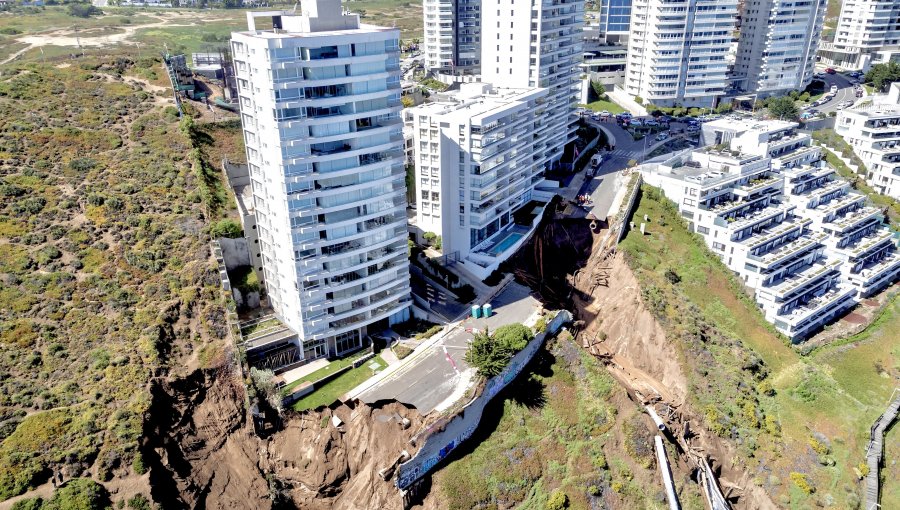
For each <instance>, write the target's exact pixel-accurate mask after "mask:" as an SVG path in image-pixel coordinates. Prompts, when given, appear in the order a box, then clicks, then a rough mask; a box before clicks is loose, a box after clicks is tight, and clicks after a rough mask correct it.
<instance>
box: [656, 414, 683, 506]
mask: <svg viewBox="0 0 900 510" xmlns="http://www.w3.org/2000/svg"><path fill="white" fill-rule="evenodd" d="M654 414H656V413H654ZM656 460H657V463H658V464H659V472H660V473H661V474H662V479H663V485H664V486H665V488H666V499H667V500H669V510H681V505H680V504H679V503H678V495H677V494H675V484H674V483H673V481H672V470H671V469H670V468H669V459H668V458H667V457H666V447H665V446H663V440H662V436H656Z"/></svg>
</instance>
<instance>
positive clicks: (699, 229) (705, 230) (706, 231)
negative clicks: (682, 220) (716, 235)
mask: <svg viewBox="0 0 900 510" xmlns="http://www.w3.org/2000/svg"><path fill="white" fill-rule="evenodd" d="M697 232H699V233H701V234H703V235H707V234H709V228H707V227H697Z"/></svg>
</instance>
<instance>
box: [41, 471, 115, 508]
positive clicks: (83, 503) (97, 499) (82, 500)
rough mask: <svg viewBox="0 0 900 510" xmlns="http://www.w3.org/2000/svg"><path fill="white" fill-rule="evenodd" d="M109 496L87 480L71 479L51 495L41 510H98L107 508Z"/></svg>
mask: <svg viewBox="0 0 900 510" xmlns="http://www.w3.org/2000/svg"><path fill="white" fill-rule="evenodd" d="M109 505H110V502H109V494H108V493H107V492H106V489H104V488H103V486H102V485H100V484H99V483H97V482H95V481H93V480H91V479H89V478H73V479H72V480H69V482H68V483H66V485H64V486H63V487H60V488H59V489H57V490H56V492H54V493H53V498H51V499H50V500H49V501H47V502H45V503H44V505H43V506H42V507H41V510H100V509H103V508H107V507H109Z"/></svg>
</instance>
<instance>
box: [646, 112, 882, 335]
mask: <svg viewBox="0 0 900 510" xmlns="http://www.w3.org/2000/svg"><path fill="white" fill-rule="evenodd" d="M797 127H798V126H797V124H795V123H791V122H782V121H764V122H760V121H752V122H751V123H747V122H741V121H735V120H722V121H715V122H710V123H708V124H707V125H705V126H704V133H703V136H704V141H706V142H707V143H714V144H715V145H709V146H707V147H706V148H704V149H700V150H696V151H687V152H683V153H680V154H678V155H676V156H674V157H672V158H670V159H668V160H666V161H665V162H663V163H661V164H659V165H647V167H645V168H644V169H643V170H642V173H643V174H644V176H645V178H646V180H647V182H648V183H650V184H652V185H655V186H659V187H660V188H661V189H662V190H663V192H664V193H665V194H666V196H668V197H669V198H670V199H672V200H673V201H675V202H676V203H677V204H678V208H679V211H680V213H681V215H682V216H683V217H684V218H685V219H686V220H687V221H688V225H689V229H690V230H691V231H694V232H697V233H699V234H700V235H702V236H703V238H704V239H705V240H706V243H707V245H708V246H709V247H710V249H711V250H712V251H713V252H714V253H716V254H717V255H718V256H719V257H720V258H721V259H722V262H723V263H725V264H726V265H727V266H728V267H729V268H730V269H731V270H732V271H734V272H735V274H737V275H738V277H739V278H740V279H741V280H742V281H743V282H744V283H745V284H746V285H747V286H748V287H750V288H752V289H754V292H755V297H756V302H757V304H758V305H759V306H760V308H761V309H762V312H763V314H764V315H765V317H766V319H767V320H769V321H770V322H771V323H772V324H773V325H774V326H775V328H776V329H777V330H778V331H780V332H781V333H783V334H785V335H786V336H788V337H790V338H791V339H792V340H793V341H800V340H803V339H805V338H808V337H809V336H810V335H812V334H814V333H815V332H817V331H818V330H820V329H821V328H822V327H823V326H824V325H826V324H828V323H829V322H831V321H833V320H834V319H835V318H837V317H839V316H840V315H841V314H843V313H845V312H846V310H847V309H849V308H850V307H852V306H853V305H855V304H856V303H857V302H858V301H859V300H860V299H862V298H865V297H867V296H870V295H872V294H873V293H875V292H877V291H878V290H881V289H883V288H885V287H886V286H888V285H889V284H890V283H891V282H893V281H896V280H897V278H898V277H900V254H898V251H897V240H896V238H895V237H894V235H893V234H892V233H891V232H890V231H889V230H888V229H887V227H885V226H884V225H883V224H882V218H881V215H880V213H879V211H878V210H877V209H875V208H873V207H870V206H868V205H867V203H866V198H865V197H864V196H863V195H860V194H858V193H856V192H853V191H852V190H851V188H850V185H849V183H847V182H846V181H843V180H841V179H840V178H839V177H837V175H836V174H835V171H834V170H833V169H832V168H830V167H829V166H828V165H826V164H825V162H824V161H823V160H822V159H821V149H819V148H817V147H814V146H812V144H811V138H810V136H809V135H806V134H803V133H799V132H798V131H796V129H797Z"/></svg>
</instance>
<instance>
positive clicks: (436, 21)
mask: <svg viewBox="0 0 900 510" xmlns="http://www.w3.org/2000/svg"><path fill="white" fill-rule="evenodd" d="M422 10H423V14H424V16H423V19H424V22H425V27H424V28H425V30H424V40H423V47H424V52H425V67H426V68H427V69H428V70H429V71H431V72H433V73H435V74H436V75H437V77H438V79H440V80H442V81H444V82H448V83H449V82H453V81H475V79H476V77H477V75H478V71H479V61H480V59H481V54H480V41H481V0H424V1H423V2H422Z"/></svg>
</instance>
